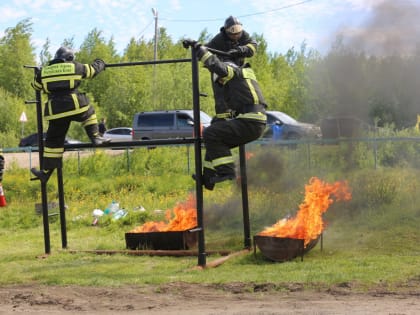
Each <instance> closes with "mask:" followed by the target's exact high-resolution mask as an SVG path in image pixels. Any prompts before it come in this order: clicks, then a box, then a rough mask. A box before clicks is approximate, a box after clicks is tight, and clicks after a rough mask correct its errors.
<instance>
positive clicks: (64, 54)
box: [54, 46, 74, 61]
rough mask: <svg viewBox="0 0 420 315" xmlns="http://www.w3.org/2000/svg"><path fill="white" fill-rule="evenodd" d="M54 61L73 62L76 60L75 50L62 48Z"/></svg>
mask: <svg viewBox="0 0 420 315" xmlns="http://www.w3.org/2000/svg"><path fill="white" fill-rule="evenodd" d="M54 59H58V60H63V61H72V60H74V53H73V50H71V49H70V48H67V47H64V46H63V47H60V48H59V49H58V50H57V52H56V53H55V56H54Z"/></svg>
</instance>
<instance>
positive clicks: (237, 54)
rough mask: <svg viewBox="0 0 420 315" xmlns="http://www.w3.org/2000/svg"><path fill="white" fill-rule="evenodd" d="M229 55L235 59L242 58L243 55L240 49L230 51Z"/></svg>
mask: <svg viewBox="0 0 420 315" xmlns="http://www.w3.org/2000/svg"><path fill="white" fill-rule="evenodd" d="M227 53H228V54H229V55H230V56H231V57H233V58H237V57H240V54H241V53H240V51H239V50H238V49H230V50H229V51H228V52H227Z"/></svg>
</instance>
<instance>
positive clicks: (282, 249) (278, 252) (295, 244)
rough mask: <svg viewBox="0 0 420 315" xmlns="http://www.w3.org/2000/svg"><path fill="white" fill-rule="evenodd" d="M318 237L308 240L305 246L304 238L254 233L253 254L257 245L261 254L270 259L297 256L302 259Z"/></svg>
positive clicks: (276, 259) (288, 258)
mask: <svg viewBox="0 0 420 315" xmlns="http://www.w3.org/2000/svg"><path fill="white" fill-rule="evenodd" d="M318 239H319V237H318V238H317V239H314V240H312V241H310V242H309V243H308V245H307V246H306V247H305V240H304V239H298V238H289V237H272V236H264V235H255V236H254V254H256V249H257V247H258V248H259V250H260V251H261V253H262V254H263V256H264V257H266V258H268V259H269V260H272V261H276V262H284V261H287V260H292V259H294V258H296V257H298V256H300V257H301V259H302V260H303V255H304V254H306V253H307V252H308V251H310V250H311V249H312V248H314V247H315V246H316V244H317V243H318Z"/></svg>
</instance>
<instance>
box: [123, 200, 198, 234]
mask: <svg viewBox="0 0 420 315" xmlns="http://www.w3.org/2000/svg"><path fill="white" fill-rule="evenodd" d="M195 204H196V202H195V196H194V195H193V194H190V195H189V197H188V199H187V200H186V201H185V202H180V203H178V204H177V205H176V206H175V207H174V208H173V209H172V211H171V210H170V209H168V210H166V213H165V217H166V220H167V221H168V222H164V221H160V222H153V221H152V222H146V223H144V224H143V225H141V226H138V227H136V228H134V229H133V230H131V231H130V232H131V233H146V232H168V231H185V230H189V229H192V228H194V227H196V226H197V209H196V207H195ZM172 212H173V214H174V216H173V217H172ZM171 217H172V218H171Z"/></svg>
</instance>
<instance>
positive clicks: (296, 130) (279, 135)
mask: <svg viewBox="0 0 420 315" xmlns="http://www.w3.org/2000/svg"><path fill="white" fill-rule="evenodd" d="M262 138H263V139H271V140H291V139H301V138H315V139H317V138H321V128H320V127H319V126H317V125H314V124H309V123H304V122H300V121H297V120H296V119H294V118H292V117H290V116H289V115H287V114H285V113H283V112H279V111H267V128H266V130H265V132H264V134H263V136H262Z"/></svg>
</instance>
